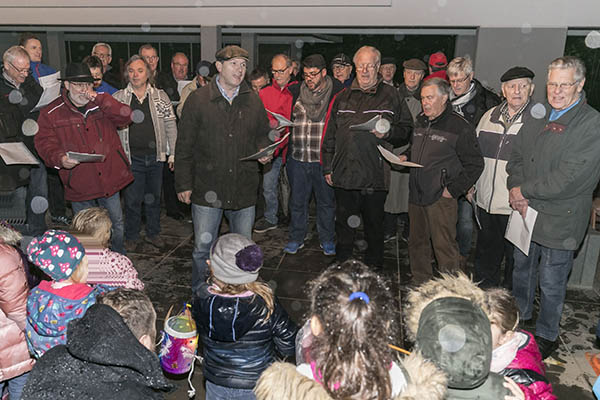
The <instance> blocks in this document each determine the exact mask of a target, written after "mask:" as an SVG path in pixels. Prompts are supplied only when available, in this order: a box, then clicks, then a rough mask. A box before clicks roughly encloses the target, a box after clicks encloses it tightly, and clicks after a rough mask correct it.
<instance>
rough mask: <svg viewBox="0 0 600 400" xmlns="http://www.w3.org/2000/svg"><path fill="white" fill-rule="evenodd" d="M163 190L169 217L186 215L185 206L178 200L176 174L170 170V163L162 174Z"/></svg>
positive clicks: (165, 166) (166, 164)
mask: <svg viewBox="0 0 600 400" xmlns="http://www.w3.org/2000/svg"><path fill="white" fill-rule="evenodd" d="M162 174H163V176H162V190H163V199H164V200H165V209H166V210H167V215H168V216H169V217H177V216H180V215H182V214H183V213H184V210H185V208H186V207H185V205H184V204H183V203H181V202H180V201H179V199H178V198H177V193H176V192H175V174H174V173H173V171H171V170H170V169H169V165H168V163H165V165H164V168H163V172H162Z"/></svg>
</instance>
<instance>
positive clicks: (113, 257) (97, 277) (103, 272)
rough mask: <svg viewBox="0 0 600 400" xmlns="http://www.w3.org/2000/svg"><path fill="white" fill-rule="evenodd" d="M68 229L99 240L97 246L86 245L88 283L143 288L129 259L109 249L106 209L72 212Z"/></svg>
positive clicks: (108, 222)
mask: <svg viewBox="0 0 600 400" xmlns="http://www.w3.org/2000/svg"><path fill="white" fill-rule="evenodd" d="M71 228H72V229H73V230H74V231H75V232H76V233H77V234H84V235H89V236H91V237H92V238H93V239H95V241H96V242H97V243H98V245H99V247H98V248H93V247H92V246H90V247H88V246H87V245H86V255H87V258H88V271H89V272H88V279H87V282H88V283H102V284H105V285H109V286H115V287H124V288H127V289H138V290H143V289H144V284H143V283H142V281H141V280H139V279H138V273H137V271H136V269H135V268H134V267H133V264H132V262H131V260H130V259H129V258H128V257H127V256H124V255H122V254H120V253H117V252H115V251H112V250H110V249H109V248H108V244H109V243H110V233H111V229H112V222H111V220H110V216H109V215H108V210H106V209H105V208H100V207H92V208H87V209H85V210H82V211H80V212H78V213H77V215H75V218H73V223H72V225H71Z"/></svg>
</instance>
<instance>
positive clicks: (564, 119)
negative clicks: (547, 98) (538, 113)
mask: <svg viewBox="0 0 600 400" xmlns="http://www.w3.org/2000/svg"><path fill="white" fill-rule="evenodd" d="M585 104H587V98H586V95H585V90H582V91H581V97H580V98H579V102H578V103H577V104H575V106H573V108H571V109H570V110H569V111H567V112H566V113H564V114H563V115H561V116H560V117H558V118H557V119H556V120H554V121H552V122H550V123H549V124H556V125H563V126H566V125H569V124H570V123H571V121H572V120H573V119H574V118H575V117H576V116H577V115H578V114H579V111H580V110H581V109H582V108H583V106H584V105H585ZM546 110H552V106H551V105H550V104H549V103H546ZM549 117H550V112H547V113H546V121H548V119H549Z"/></svg>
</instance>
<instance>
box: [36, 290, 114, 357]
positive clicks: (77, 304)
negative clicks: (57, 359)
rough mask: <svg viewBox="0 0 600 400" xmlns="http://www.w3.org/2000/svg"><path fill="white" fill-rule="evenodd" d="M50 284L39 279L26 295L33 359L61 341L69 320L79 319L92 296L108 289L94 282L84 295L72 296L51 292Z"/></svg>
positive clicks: (93, 297)
mask: <svg viewBox="0 0 600 400" xmlns="http://www.w3.org/2000/svg"><path fill="white" fill-rule="evenodd" d="M51 285H52V282H50V281H42V282H41V283H40V284H39V285H38V286H36V287H35V288H33V289H31V293H29V296H28V297H27V327H26V331H27V345H28V347H29V351H30V352H31V354H33V355H34V356H36V357H37V358H39V357H41V356H42V355H44V353H45V352H46V351H48V350H49V349H51V348H52V347H54V346H56V345H59V344H65V342H66V340H67V336H66V335H67V324H68V323H69V321H71V320H73V319H77V318H81V317H82V316H83V315H84V314H85V312H86V310H87V309H88V308H90V307H91V306H92V305H93V304H94V303H95V302H96V296H98V295H100V294H103V293H106V292H107V291H109V290H110V289H109V288H108V287H107V286H103V285H97V286H96V287H94V288H93V289H92V290H91V291H89V292H88V293H87V294H86V295H84V296H82V297H79V298H75V299H73V298H68V297H63V296H59V295H57V294H55V293H53V292H52V287H51ZM71 286H73V289H83V287H84V286H85V287H88V285H86V284H83V283H76V284H73V285H71ZM75 286H78V287H77V288H75ZM59 291H60V289H59Z"/></svg>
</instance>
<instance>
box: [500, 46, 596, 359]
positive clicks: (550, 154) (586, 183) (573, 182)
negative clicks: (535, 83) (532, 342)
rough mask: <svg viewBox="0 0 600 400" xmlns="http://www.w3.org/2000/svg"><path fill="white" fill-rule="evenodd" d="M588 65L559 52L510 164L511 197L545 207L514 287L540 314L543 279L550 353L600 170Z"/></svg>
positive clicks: (545, 351) (526, 306)
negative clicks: (537, 295) (544, 100)
mask: <svg viewBox="0 0 600 400" xmlns="http://www.w3.org/2000/svg"><path fill="white" fill-rule="evenodd" d="M584 84H585V65H584V64H583V62H582V61H581V60H580V59H578V58H576V57H570V56H566V57H559V58H557V59H555V60H554V61H552V62H551V63H550V65H549V66H548V80H547V82H546V91H547V98H548V103H546V104H544V109H543V110H538V108H541V107H538V106H537V105H536V106H534V109H533V112H532V116H533V118H528V119H527V120H526V121H525V123H524V124H523V127H522V128H521V131H520V132H519V134H518V135H517V136H516V138H515V142H514V143H513V147H512V152H511V155H510V159H509V161H508V166H507V167H506V169H507V171H508V180H507V186H508V189H509V190H510V191H509V197H508V200H509V202H510V205H511V207H512V208H513V209H514V210H517V211H518V212H519V213H520V214H521V215H522V216H523V217H525V215H526V214H527V213H528V212H530V211H531V210H528V208H529V207H531V208H532V209H534V210H536V211H537V212H538V215H537V219H536V221H535V226H534V228H533V235H532V237H531V245H530V246H529V252H528V255H525V254H524V253H523V252H522V251H521V250H519V249H515V252H514V258H515V264H514V270H513V288H512V294H513V296H514V297H515V299H516V300H517V305H518V306H519V311H520V318H521V319H522V320H524V321H526V320H529V319H531V318H532V317H533V315H532V313H533V300H534V297H535V292H536V289H537V286H538V276H539V286H540V312H539V314H538V317H537V321H536V327H535V334H536V342H537V344H538V346H539V348H540V353H542V358H546V357H548V356H549V355H550V354H552V352H553V351H554V350H555V349H556V348H557V347H558V342H557V339H558V334H559V330H560V328H559V325H560V318H561V315H562V310H563V305H564V300H565V293H566V290H567V280H568V277H569V273H570V272H571V268H572V267H573V256H574V254H575V250H577V248H579V246H580V245H581V242H582V241H583V238H584V237H585V233H586V231H587V227H588V224H589V220H590V211H591V209H592V195H593V192H594V189H595V188H596V185H597V184H598V178H599V177H600V157H598V154H600V113H598V111H596V110H595V109H593V108H592V107H591V106H590V105H589V104H588V103H587V101H586V96H585V92H584V90H583V85H584Z"/></svg>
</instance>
